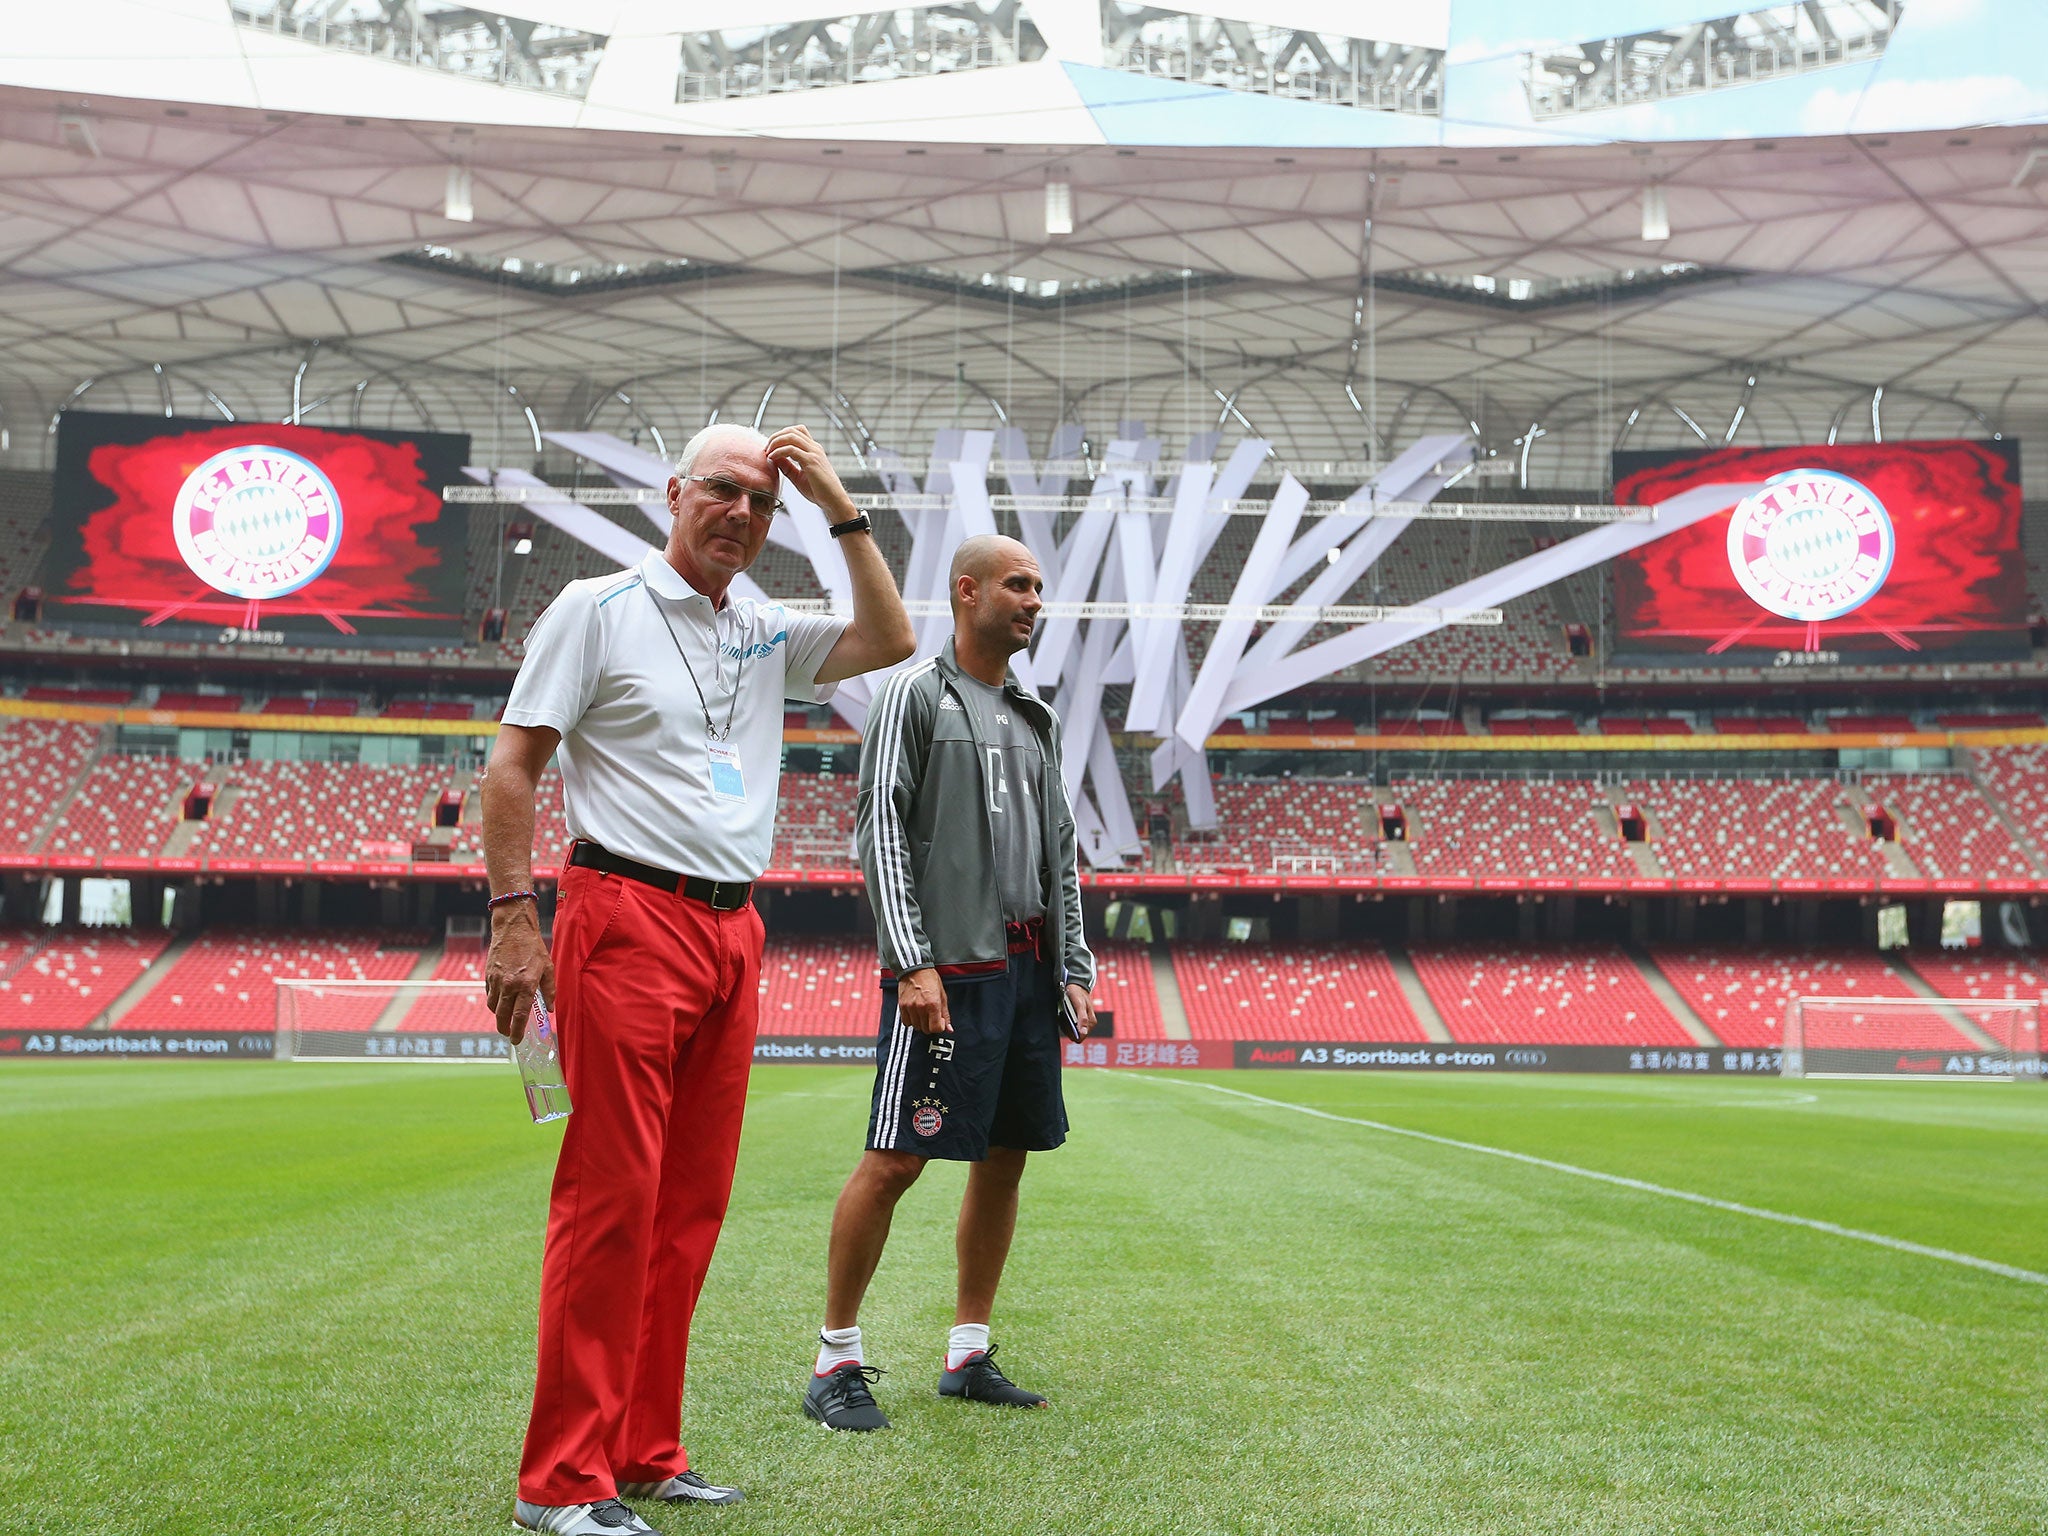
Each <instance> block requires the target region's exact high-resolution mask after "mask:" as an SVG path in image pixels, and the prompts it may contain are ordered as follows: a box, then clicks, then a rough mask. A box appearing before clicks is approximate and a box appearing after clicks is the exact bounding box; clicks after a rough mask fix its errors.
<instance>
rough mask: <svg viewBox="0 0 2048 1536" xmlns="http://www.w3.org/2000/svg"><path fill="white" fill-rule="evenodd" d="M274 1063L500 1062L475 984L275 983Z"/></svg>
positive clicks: (502, 1053) (493, 1026)
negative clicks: (275, 1059)
mask: <svg viewBox="0 0 2048 1536" xmlns="http://www.w3.org/2000/svg"><path fill="white" fill-rule="evenodd" d="M277 1058H278V1060H280V1061H508V1060H510V1059H511V1058H510V1051H509V1047H508V1046H507V1045H506V1042H505V1038H504V1036H502V1035H500V1034H499V1033H498V1028H497V1022H496V1020H494V1019H493V1018H492V1017H491V1013H490V1010H489V1009H487V1008H486V1007H485V1006H484V984H483V983H482V982H481V981H323V980H317V979H313V978H293V979H281V980H279V982H278V983H277Z"/></svg>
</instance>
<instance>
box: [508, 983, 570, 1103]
mask: <svg viewBox="0 0 2048 1536" xmlns="http://www.w3.org/2000/svg"><path fill="white" fill-rule="evenodd" d="M512 1054H513V1056H514V1057H515V1058H516V1059H517V1060H518V1062H519V1080H520V1082H522V1083H524V1084H525V1085H526V1107H527V1109H528V1110H529V1111H530V1112H531V1113H532V1115H533V1123H534V1124H535V1125H546V1124H547V1123H548V1122H549V1121H550V1120H559V1119H561V1118H562V1117H563V1116H564V1115H566V1114H568V1113H569V1084H568V1081H567V1080H566V1079H565V1078H564V1077H563V1076H562V1039H561V1036H559V1035H557V1034H556V1033H555V1019H554V1015H553V1014H551V1013H549V1012H548V1005H547V1004H546V1003H544V1002H542V1001H541V999H540V997H539V995H538V994H536V995H535V997H534V999H533V1012H531V1013H529V1014H528V1015H527V1016H526V1033H525V1034H524V1035H522V1036H521V1037H520V1039H519V1043H518V1044H517V1045H515V1046H513V1047H512Z"/></svg>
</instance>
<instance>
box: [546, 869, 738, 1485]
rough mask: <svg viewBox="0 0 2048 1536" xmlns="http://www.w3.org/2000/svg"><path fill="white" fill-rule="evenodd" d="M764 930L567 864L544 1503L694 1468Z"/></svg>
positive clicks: (558, 1005)
mask: <svg viewBox="0 0 2048 1536" xmlns="http://www.w3.org/2000/svg"><path fill="white" fill-rule="evenodd" d="M761 934H762V929H761V918H760V914H759V913H757V912H756V911H755V910H754V909H753V907H752V906H748V907H745V908H742V909H741V910H740V911H737V912H714V911H712V910H711V908H709V907H708V906H705V905H704V904H703V903H702V902H699V901H692V900H690V899H689V898H688V897H686V896H682V895H680V894H677V895H668V894H665V893H663V892H662V891H659V890H657V889H655V887H653V886H651V885H644V884H642V883H641V882H639V881H637V880H628V879H625V878H623V877H622V876H618V875H608V874H601V873H599V872H598V871H596V870H590V869H583V868H580V867H576V866H571V867H570V868H569V869H567V870H565V871H563V874H562V887H561V902H560V905H559V906H558V907H557V909H556V915H555V932H554V946H553V948H554V961H555V1017H556V1020H557V1026H558V1028H559V1029H560V1031H561V1038H562V1068H563V1072H564V1075H565V1076H566V1077H567V1079H568V1084H569V1099H570V1103H571V1104H572V1106H573V1113H571V1114H570V1116H569V1121H568V1126H567V1132H566V1134H565V1135H564V1136H563V1138H562V1153H561V1158H560V1160H559V1161H558V1162H557V1163H556V1165H555V1184H554V1193H553V1195H552V1197H551V1199H550V1201H549V1205H548V1235H547V1248H546V1253H545V1256H544V1257H543V1259H542V1261H541V1281H540V1369H539V1373H538V1377H537V1379H536V1381H535V1383H534V1389H533V1417H532V1418H531V1419H530V1420H529V1421H528V1423H527V1429H526V1449H525V1452H524V1453H523V1455H522V1456H521V1458H520V1463H519V1496H520V1497H521V1498H522V1499H525V1500H527V1501H529V1502H530V1503H534V1504H584V1503H591V1502H595V1501H598V1500H602V1499H608V1498H611V1497H613V1495H614V1494H615V1493H616V1492H617V1491H618V1485H619V1484H620V1483H641V1482H658V1481H660V1480H661V1479H663V1478H667V1477H672V1476H674V1475H675V1474H676V1473H678V1472H681V1471H683V1470H685V1469H686V1468H687V1467H688V1466H689V1456H688V1453H687V1452H685V1451H684V1449H683V1447H682V1443H681V1433H682V1417H683V1364H684V1359H685V1357H686V1355H687V1353H688V1350H689V1343H690V1314H691V1313H692V1312H693V1311H694V1310H695V1308H696V1305H697V1293H698V1292H699V1291H700V1290H701V1289H702V1288H703V1285H704V1271H705V1270H706V1269H707V1268H708V1267H709V1266H710V1263H711V1250H712V1249H713V1248H714V1247H715V1246H716V1245H717V1242H718V1229H719V1226H720V1225H721V1223H723V1221H724V1220H725V1208H726V1202H727V1200H728V1199H729V1198H730V1197H731V1194H732V1174H733V1163H734V1160H735V1159H736V1158H737V1156H738V1154H739V1141H740V1120H741V1117H742V1116H743V1114H744V1113H745V1110H746V1099H747V1070H748V1068H749V1067H750V1066H751V1065H752V1063H753V1054H754V1050H753V1048H754V1015H755V1011H756V1008H757V1004H758V988H759V986H760V979H761Z"/></svg>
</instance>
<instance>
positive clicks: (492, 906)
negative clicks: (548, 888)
mask: <svg viewBox="0 0 2048 1536" xmlns="http://www.w3.org/2000/svg"><path fill="white" fill-rule="evenodd" d="M508 901H530V902H533V903H535V904H536V905H537V904H538V903H539V901H540V897H539V895H537V894H536V893H535V892H533V891H507V892H506V893H505V894H504V895H502V896H493V897H492V898H491V899H490V900H489V901H487V902H485V903H484V907H485V909H486V910H487V911H491V912H495V911H497V910H498V908H500V907H502V906H504V905H505V903H506V902H508Z"/></svg>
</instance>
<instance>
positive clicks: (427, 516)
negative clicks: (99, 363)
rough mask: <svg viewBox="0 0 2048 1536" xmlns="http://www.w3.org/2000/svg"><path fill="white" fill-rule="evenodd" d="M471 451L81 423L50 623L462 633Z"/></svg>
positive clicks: (214, 426)
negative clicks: (452, 497)
mask: <svg viewBox="0 0 2048 1536" xmlns="http://www.w3.org/2000/svg"><path fill="white" fill-rule="evenodd" d="M468 456H469V439H468V438H467V437H463V436H457V435H453V434H449V433H395V432H377V431H369V430H352V431H337V430H332V429H329V428H325V427H306V426H282V425H274V424H270V423H262V422H250V423H227V422H217V421H192V420H183V419H179V418H175V417H171V418H166V417H161V416H125V415H107V414H99V413H80V412H67V413H66V414H65V415H64V417H63V418H62V420H61V421H60V422H59V424H58V428H57V473H56V483H55V486H54V500H53V505H52V515H51V547H50V556H49V560H48V562H47V564H46V566H45V570H46V573H47V574H46V586H47V588H48V593H47V601H48V606H49V616H50V618H51V619H52V620H53V621H55V622H58V623H69V624H72V625H74V626H80V625H84V626H101V627H103V626H114V627H140V628H144V629H153V630H159V631H161V632H163V633H165V634H166V635H177V636H182V637H186V638H190V637H191V636H192V634H193V631H194V629H195V628H203V629H204V630H206V631H209V632H212V633H215V634H218V633H221V632H224V631H233V632H235V633H236V634H237V635H238V636H242V637H250V636H260V635H265V634H271V635H289V636H291V638H292V639H293V640H294V641H304V640H314V639H321V638H324V639H328V640H331V641H335V642H339V643H346V642H347V641H348V640H349V639H350V638H351V637H354V636H374V637H377V638H379V640H380V641H381V642H383V643H402V642H403V641H404V640H405V639H408V638H411V639H417V640H419V641H422V642H425V641H432V640H443V639H448V638H452V637H455V636H458V635H460V634H461V631H462V621H463V596H464V586H465V576H466V571H465V566H466V564H467V538H466V522H465V519H464V517H463V515H462V509H461V508H459V507H445V506H443V505H442V502H441V488H442V487H443V486H445V485H448V484H450V483H452V482H453V481H454V480H456V479H457V478H458V477H459V475H460V473H461V468H462V465H463V464H464V463H465V462H466V461H467V459H468Z"/></svg>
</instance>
